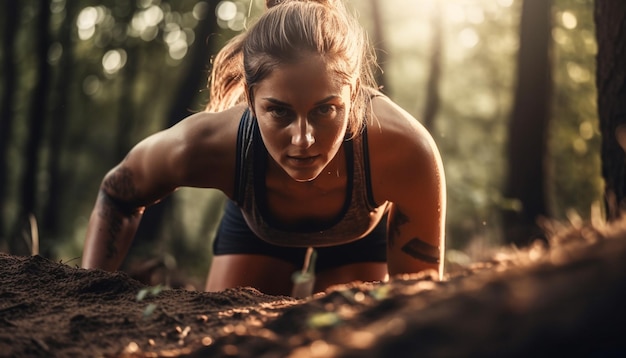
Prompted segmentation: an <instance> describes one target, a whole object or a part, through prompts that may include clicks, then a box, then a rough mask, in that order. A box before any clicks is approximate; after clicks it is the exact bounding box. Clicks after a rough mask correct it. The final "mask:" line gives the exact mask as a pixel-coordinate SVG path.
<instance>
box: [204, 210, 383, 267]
mask: <svg viewBox="0 0 626 358" xmlns="http://www.w3.org/2000/svg"><path fill="white" fill-rule="evenodd" d="M386 218H387V216H386V215H385V216H383V218H382V219H381V220H380V223H379V224H378V225H377V226H376V227H375V228H374V230H372V232H370V233H369V234H368V235H367V236H365V237H364V238H362V239H359V240H356V241H353V242H350V243H348V244H343V245H337V246H329V247H319V248H316V249H315V251H316V252H317V260H316V262H315V269H316V271H318V272H321V271H324V270H328V269H331V268H336V267H339V266H342V265H347V264H353V263H360V262H387V241H386V237H387V235H386V231H387V229H386V222H387V220H386ZM306 250H307V249H306V248H300V247H284V246H276V245H272V244H270V243H268V242H266V241H263V240H262V239H260V238H258V237H257V236H256V235H255V234H254V233H253V232H252V230H250V228H249V227H248V224H247V223H246V221H245V219H244V218H243V215H242V214H241V210H240V209H239V208H238V207H237V205H236V204H235V203H234V202H232V201H231V200H228V201H227V203H226V207H225V209H224V216H223V217H222V221H221V223H220V226H219V228H218V230H217V235H216V237H215V241H214V242H213V254H214V255H216V256H217V255H229V254H257V255H266V256H271V257H274V258H277V259H281V260H284V261H287V262H289V263H291V264H293V265H295V266H296V267H302V266H303V265H304V257H305V254H306Z"/></svg>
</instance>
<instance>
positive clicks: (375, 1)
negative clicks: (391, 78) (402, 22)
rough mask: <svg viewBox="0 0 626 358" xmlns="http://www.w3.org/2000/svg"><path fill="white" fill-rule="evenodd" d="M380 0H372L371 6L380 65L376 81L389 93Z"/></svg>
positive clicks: (377, 56)
mask: <svg viewBox="0 0 626 358" xmlns="http://www.w3.org/2000/svg"><path fill="white" fill-rule="evenodd" d="M379 2H380V0H370V6H371V8H372V10H371V14H372V23H373V28H372V32H373V34H372V37H373V43H374V50H375V51H376V60H377V61H376V62H377V65H378V67H379V68H378V71H376V82H377V83H378V87H379V88H380V89H381V91H382V92H383V93H386V94H389V93H390V89H389V83H388V81H387V75H386V74H385V66H387V52H388V50H387V44H386V43H385V30H384V28H385V27H384V26H383V19H382V13H381V9H380V4H379Z"/></svg>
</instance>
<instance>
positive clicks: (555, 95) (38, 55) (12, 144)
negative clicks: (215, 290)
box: [0, 0, 603, 282]
mask: <svg viewBox="0 0 626 358" xmlns="http://www.w3.org/2000/svg"><path fill="white" fill-rule="evenodd" d="M531 2H532V1H531ZM534 2H535V3H538V2H537V1H534ZM547 3H549V5H548V6H547V12H546V15H547V17H546V19H548V20H547V21H548V22H547V23H548V25H549V27H547V28H545V30H544V32H545V36H547V38H548V39H549V48H548V49H547V56H548V59H549V69H550V71H549V78H548V80H549V81H547V83H548V85H547V87H546V88H547V89H548V91H546V92H545V93H543V92H539V93H537V96H541V97H542V98H543V99H544V100H545V101H547V103H548V108H547V113H546V118H547V120H546V122H545V124H546V125H545V126H544V127H543V128H544V129H543V130H541V131H538V132H537V131H535V132H532V133H531V134H530V135H528V134H522V133H521V132H519V133H518V132H515V131H511V123H512V122H513V120H512V118H513V112H514V107H515V106H514V105H515V98H516V97H515V95H516V85H517V84H518V83H519V79H520V77H519V76H520V75H519V73H518V71H517V70H518V64H519V63H520V58H521V56H522V55H521V54H520V28H521V27H520V26H521V23H522V21H521V20H522V15H523V1H521V0H384V1H383V0H349V1H347V4H348V6H349V8H351V9H352V10H353V11H354V12H355V13H356V14H357V16H358V17H359V21H360V22H361V24H362V25H363V26H364V28H365V29H366V31H367V32H368V34H369V37H370V39H371V41H372V43H373V45H374V46H375V48H376V50H377V53H378V58H379V62H380V70H379V71H378V76H379V77H378V78H379V82H380V84H381V85H382V86H383V92H385V93H386V94H387V95H389V96H390V97H391V98H392V99H393V100H394V101H396V102H397V103H398V104H400V105H401V106H402V107H403V108H404V109H406V110H407V111H408V112H410V113H411V114H412V115H413V116H415V117H416V118H417V120H420V121H422V122H423V123H424V124H425V125H426V126H427V127H428V128H429V130H430V131H431V133H432V135H433V137H434V138H435V141H436V142H437V145H438V146H439V149H440V151H441V154H442V157H443V161H444V166H445V170H446V176H447V189H448V218H447V244H448V250H449V253H450V255H449V258H450V259H451V260H455V261H457V262H459V263H463V262H468V261H469V260H472V259H475V258H477V257H480V255H485V254H487V253H489V251H490V249H492V248H494V247H498V246H501V245H508V244H510V243H511V241H512V240H511V239H510V238H508V237H507V234H506V230H505V225H506V224H505V223H503V212H507V211H509V212H510V211H513V212H519V211H521V210H522V209H523V202H524V200H523V198H520V197H511V196H510V195H508V194H507V188H506V185H507V175H508V173H510V168H509V167H510V162H511V157H510V153H509V151H508V149H507V148H508V145H509V144H510V142H511V140H512V138H514V137H515V136H516V134H519V135H524V136H525V137H524V138H522V140H523V141H525V140H527V141H530V142H533V141H534V139H533V138H535V137H536V138H545V147H544V146H542V145H539V146H538V147H539V148H538V151H539V152H540V153H541V158H540V161H541V167H542V168H544V169H545V170H541V171H537V172H536V173H531V175H532V176H535V177H536V179H537V182H538V183H540V184H539V186H540V187H538V188H537V190H538V191H539V192H540V194H541V198H542V200H543V201H544V203H545V213H544V214H545V216H546V217H549V218H551V219H555V220H578V219H580V218H582V219H583V220H585V219H588V218H589V217H590V216H591V215H592V208H594V207H595V208H597V207H599V206H601V205H600V202H601V200H602V199H601V198H602V191H603V180H602V176H601V169H600V143H601V138H600V131H599V124H598V114H597V105H596V102H597V98H596V96H597V93H596V88H595V55H596V53H597V44H596V39H595V35H594V20H593V1H592V0H553V1H548V2H547ZM0 9H2V10H0V31H1V36H2V39H3V40H2V45H1V46H0V65H1V66H2V69H1V70H0V81H1V82H0V106H1V108H0V110H1V116H2V117H0V120H1V122H0V124H1V126H0V251H2V252H9V253H12V254H29V253H32V252H33V244H34V245H35V248H37V246H38V252H39V254H41V255H42V256H45V257H48V258H50V259H53V260H56V261H62V262H66V263H68V264H71V265H74V264H76V265H79V264H80V255H81V251H82V246H83V240H84V236H85V231H86V226H87V220H88V217H89V214H90V212H91V209H92V206H93V204H94V201H95V198H96V194H97V191H98V187H99V184H100V180H101V179H102V177H103V176H104V175H105V173H106V172H107V171H108V170H109V169H110V168H112V167H113V166H114V165H115V164H117V163H118V162H119V161H120V160H122V159H123V157H124V156H125V154H126V152H127V151H128V150H129V149H130V148H131V147H132V146H133V145H134V144H135V143H137V142H138V141H140V140H141V139H142V138H144V137H146V136H148V135H150V134H152V133H155V132H157V131H159V130H162V129H164V128H167V127H169V126H171V125H173V124H175V123H176V122H178V121H180V120H182V119H183V118H184V117H185V116H187V115H189V114H191V113H194V112H197V111H202V110H203V107H204V105H205V104H206V103H207V101H208V90H207V89H206V86H207V75H208V71H209V70H210V59H211V56H213V55H215V54H216V53H217V51H218V50H219V48H220V47H221V46H222V45H223V44H224V43H225V42H226V41H227V40H228V39H229V38H231V37H232V36H233V35H235V34H237V33H239V32H240V31H242V30H244V29H245V28H246V26H249V25H250V24H251V23H252V22H253V21H254V19H255V18H256V17H258V15H259V14H260V13H261V12H262V11H263V9H264V2H263V1H262V0H224V1H213V0H210V1H198V0H193V1H192V0H171V1H168V0H131V1H127V0H100V1H95V0H71V1H69V0H20V1H19V2H18V1H6V2H2V4H0ZM527 16H528V15H527ZM532 21H534V20H531V22H532ZM536 21H538V22H541V21H542V20H541V19H540V18H537V19H536ZM544 22H545V21H544ZM524 75H528V73H526V74H524ZM529 120H532V119H529ZM517 139H518V140H519V139H520V138H517ZM508 168H509V169H508ZM224 200H225V198H224V197H223V196H222V194H221V193H220V192H217V191H214V190H206V189H202V190H201V189H191V188H182V189H180V190H178V191H177V192H175V193H174V194H173V195H171V196H170V197H168V198H167V199H166V200H164V201H163V202H162V203H160V204H158V205H157V206H154V207H151V208H150V209H149V210H148V211H147V213H146V216H145V218H144V220H143V223H142V226H141V228H140V230H139V233H138V235H137V238H136V240H135V242H134V245H133V247H132V249H131V253H130V255H129V258H128V262H127V264H126V268H128V267H130V266H131V265H132V264H133V263H134V262H145V261H146V260H150V259H154V258H159V259H160V260H162V261H163V262H167V266H168V267H170V268H171V269H172V270H176V271H178V272H179V273H181V275H182V276H184V277H186V278H188V279H189V280H190V282H201V281H202V280H203V279H204V277H205V275H206V272H207V270H208V268H209V264H210V260H211V242H212V238H213V235H214V232H215V229H216V225H217V223H218V221H219V218H220V216H221V208H222V205H223V203H224Z"/></svg>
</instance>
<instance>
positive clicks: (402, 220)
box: [387, 208, 409, 248]
mask: <svg viewBox="0 0 626 358" xmlns="http://www.w3.org/2000/svg"><path fill="white" fill-rule="evenodd" d="M408 222H409V217H408V216H406V215H404V213H403V212H402V211H400V210H397V208H396V209H395V210H394V213H393V216H392V220H391V222H390V223H389V233H388V234H387V236H388V239H387V245H389V248H392V247H393V246H394V244H395V242H396V238H397V237H399V236H400V226H402V225H404V224H406V223H408Z"/></svg>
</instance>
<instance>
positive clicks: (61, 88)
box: [41, 1, 79, 257]
mask: <svg viewBox="0 0 626 358" xmlns="http://www.w3.org/2000/svg"><path fill="white" fill-rule="evenodd" d="M78 10H79V7H78V4H77V2H75V1H74V2H68V3H66V4H65V16H64V18H63V20H62V22H61V25H60V28H59V31H58V35H57V38H56V42H55V46H56V48H58V49H59V51H60V57H59V59H58V63H57V65H56V71H55V74H54V79H53V86H52V87H53V90H52V91H51V93H50V95H51V99H50V121H49V126H48V128H49V130H48V147H49V153H48V158H47V159H48V162H47V171H48V178H49V179H48V180H49V182H48V188H49V190H47V191H46V194H47V198H45V200H44V202H43V204H42V206H43V210H42V218H41V232H42V234H43V235H47V236H51V237H58V236H59V234H60V232H59V229H60V227H61V225H60V221H61V210H62V209H61V206H60V204H61V198H62V194H61V192H62V191H66V190H67V188H66V187H65V185H64V183H65V180H64V176H65V174H64V172H63V171H62V165H61V163H62V160H61V159H62V158H63V156H64V153H63V146H64V144H65V142H66V140H67V135H66V131H67V125H68V121H69V118H68V116H69V114H70V112H69V108H70V106H71V95H72V93H73V87H72V85H73V84H74V83H75V77H76V76H75V75H74V74H75V71H74V65H75V63H74V54H73V48H72V33H73V32H72V31H73V30H74V27H73V25H74V24H75V22H76V17H77V15H78ZM42 250H43V251H42V255H43V256H46V257H49V256H50V255H51V253H50V252H49V248H48V247H47V246H42Z"/></svg>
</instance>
